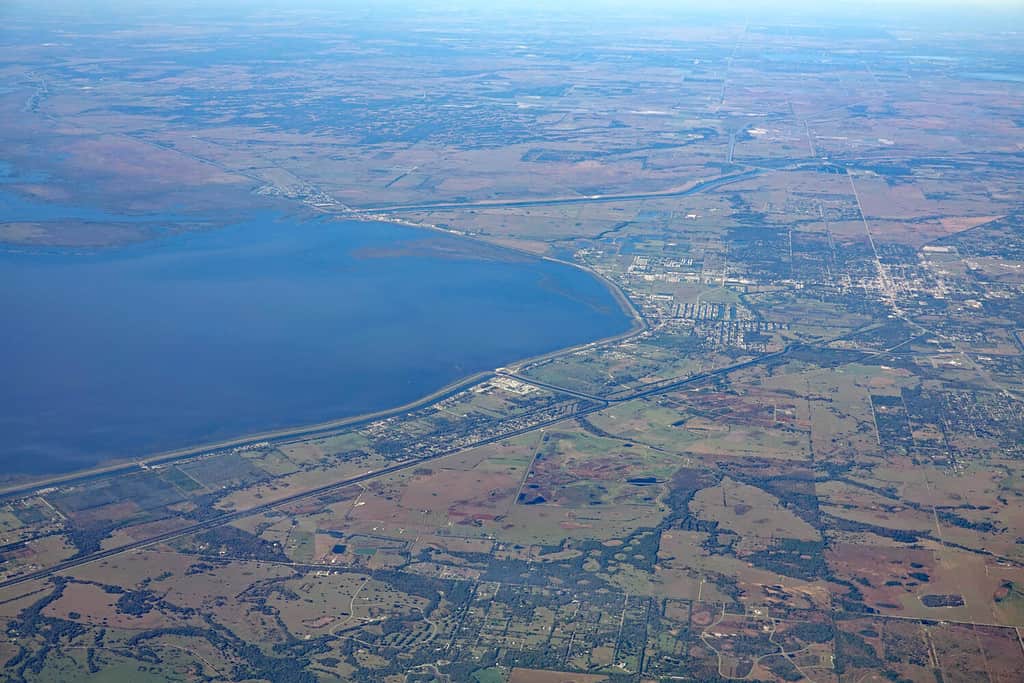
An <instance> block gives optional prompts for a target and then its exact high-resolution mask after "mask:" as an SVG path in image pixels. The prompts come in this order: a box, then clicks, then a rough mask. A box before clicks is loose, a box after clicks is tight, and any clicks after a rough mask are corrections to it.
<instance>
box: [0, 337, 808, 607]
mask: <svg viewBox="0 0 1024 683" xmlns="http://www.w3.org/2000/svg"><path fill="white" fill-rule="evenodd" d="M807 346H808V345H807V344H802V343H799V344H791V345H790V346H787V347H786V348H785V349H783V350H781V351H776V352H775V353H770V354H766V355H764V356H758V357H757V358H754V359H751V360H748V361H744V362H742V363H737V364H735V365H728V366H725V367H722V368H718V369H716V370H711V371H708V372H703V373H700V374H697V375H692V376H690V377H685V378H681V379H678V380H675V381H670V382H669V383H667V384H665V383H662V384H659V385H657V386H654V387H650V388H646V389H640V390H637V391H636V392H634V393H632V394H630V395H628V396H624V397H619V398H616V399H597V400H598V401H600V402H599V403H597V404H595V405H591V406H588V407H586V408H583V409H581V410H577V411H576V412H574V413H572V414H568V415H559V416H557V417H553V418H550V419H548V420H544V421H541V422H538V423H534V424H532V425H529V426H526V427H521V428H519V429H514V430H510V431H508V432H503V433H501V434H496V435H494V436H489V437H485V438H483V439H480V440H479V441H476V442H474V443H471V444H467V445H464V446H460V447H458V448H453V449H451V450H448V451H443V452H440V453H436V454H434V455H430V456H427V457H423V458H417V459H415V460H406V461H403V462H400V463H397V464H395V465H389V466H388V467H383V468H380V469H377V470H372V471H369V472H366V473H365V474H361V475H358V476H355V477H350V478H348V479H343V480H340V481H336V482H332V483H330V484H325V485H324V486H320V487H318V488H315V489H311V490H307V491H302V492H300V493H296V494H294V495H291V496H288V497H285V498H281V499H279V500H276V501H272V502H268V503H265V504H263V505H257V506H255V507H252V508H247V509H245V510H237V511H235V512H226V513H224V514H221V515H217V516H216V517H213V518H211V519H208V520H204V521H202V522H197V523H195V524H191V525H189V526H186V527H182V528H181V529H177V530H174V531H167V532H164V533H161V534H157V535H155V536H150V537H148V538H145V539H140V540H138V541H134V542H132V543H127V544H125V545H122V546H118V547H116V548H108V549H107V550H101V551H98V552H95V553H91V554H89V555H86V556H83V557H79V558H74V559H70V560H65V561H63V562H59V563H57V564H55V565H53V566H51V567H46V568H43V569H38V570H36V571H32V572H29V573H27V574H23V575H21V576H16V577H13V578H10V579H7V580H5V581H0V589H2V588H9V587H11V586H16V585H18V584H21V583H25V582H28V581H34V580H36V579H42V578H46V577H47V576H50V575H52V574H56V573H58V572H62V571H65V570H67V569H73V568H75V567H79V566H82V565H85V564H91V563H93V562H97V561H99V560H103V559H105V558H108V557H113V556H115V555H119V554H121V553H126V552H130V551H132V550H139V549H142V548H146V547H148V546H151V545H156V544H158V543H166V542H167V541H172V540H175V539H177V538H181V537H183V536H188V535H190V534H194V533H197V532H200V531H205V530H207V529H212V528H214V527H218V526H222V525H224V524H230V523H231V522H234V521H237V520H239V519H244V518H246V517H250V516H253V515H258V514H262V513H264V512H268V511H270V510H274V509H276V508H280V507H284V506H286V505H290V504H292V503H295V502H298V501H301V500H306V499H308V498H314V497H316V496H321V495H324V494H325V493H330V492H332V491H336V490H338V489H342V488H345V487H346V486H352V485H354V484H359V483H362V482H364V481H369V480H371V479H376V478H378V477H383V476H387V475H389V474H394V473H395V472H401V471H403V470H407V469H409V468H412V467H419V466H421V465H423V464H424V463H427V462H430V461H432V460H437V459H439V458H444V457H447V456H450V455H454V454H455V453H459V452H462V451H465V450H468V449H471V448H478V447H480V446H486V445H488V444H491V443H496V442H498V441H503V440H505V439H510V438H513V437H516V436H521V435H523V434H528V433H530V432H535V431H537V430H540V429H544V428H546V427H550V426H552V425H555V424H558V423H560V422H564V421H566V420H569V419H574V418H579V417H584V416H586V415H589V414H591V413H595V412H597V411H599V410H603V409H605V408H606V407H607V406H608V404H609V403H623V402H625V401H632V400H636V399H639V398H646V397H649V396H655V395H658V394H664V393H668V392H670V391H675V390H676V389H680V388H682V387H685V386H691V385H694V384H700V383H701V382H704V381H706V380H709V379H712V378H714V377H720V376H722V375H727V374H729V373H731V372H735V371H737V370H742V369H744V368H748V367H751V366H753V365H758V364H760V363H764V362H767V361H770V360H773V359H776V358H780V357H782V356H785V355H787V354H789V353H792V352H793V351H795V350H797V349H800V348H805V347H807ZM506 376H513V377H516V379H521V378H519V377H518V376H515V375H511V374H509V375H506ZM521 381H529V382H530V383H531V384H532V383H533V381H532V380H527V379H521ZM548 386H550V387H551V390H552V391H561V392H562V393H567V392H568V390H564V389H561V388H558V387H555V386H554V385H548ZM570 395H578V396H579V397H581V398H585V397H586V396H587V395H586V394H579V393H575V394H570ZM595 398H596V397H595ZM588 400H591V399H588Z"/></svg>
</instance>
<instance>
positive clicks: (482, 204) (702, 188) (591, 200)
mask: <svg viewBox="0 0 1024 683" xmlns="http://www.w3.org/2000/svg"><path fill="white" fill-rule="evenodd" d="M759 173H761V170H760V169H753V170H750V171H744V172H743V173H737V174H736V175H730V176H722V177H721V178H715V179H714V180H706V181H704V182H700V183H697V184H696V185H694V186H693V187H690V188H687V189H685V190H666V191H664V192H637V193H632V194H596V195H587V196H584V197H553V198H550V199H505V200H502V199H496V200H493V201H488V200H484V201H479V202H449V203H440V204H404V205H397V206H382V207H377V208H372V207H371V208H365V209H353V210H352V212H353V213H368V214H381V213H387V214H392V213H410V212H415V211H439V210H444V209H498V208H515V207H528V206H558V205H562V204H600V203H608V202H631V201H640V200H643V199H665V198H669V197H688V196H690V195H693V194H698V193H700V192H706V191H708V190H713V189H715V188H717V187H721V186H722V185H728V184H730V183H736V182H739V181H741V180H746V179H747V178H753V177H754V176H756V175H758V174H759Z"/></svg>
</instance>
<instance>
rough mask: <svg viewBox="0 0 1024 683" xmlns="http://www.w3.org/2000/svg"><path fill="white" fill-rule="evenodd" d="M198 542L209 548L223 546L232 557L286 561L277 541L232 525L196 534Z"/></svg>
mask: <svg viewBox="0 0 1024 683" xmlns="http://www.w3.org/2000/svg"><path fill="white" fill-rule="evenodd" d="M197 540H198V541H199V542H200V543H203V544H206V545H207V546H208V547H209V548H211V549H218V548H224V549H225V550H226V551H227V554H228V555H230V556H231V557H234V558H242V559H249V560H266V561H271V562H287V561H288V556H287V555H285V553H284V550H282V549H281V546H280V544H279V543H272V542H270V541H268V540H266V539H263V538H260V537H259V536H256V535H253V534H251V533H249V532H248V531H245V530H243V529H239V528H238V527H233V526H219V527H215V528H213V529H210V530H209V531H207V532H205V533H203V534H201V535H200V536H198V538H197Z"/></svg>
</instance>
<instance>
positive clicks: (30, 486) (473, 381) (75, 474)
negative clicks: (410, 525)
mask: <svg viewBox="0 0 1024 683" xmlns="http://www.w3.org/2000/svg"><path fill="white" fill-rule="evenodd" d="M336 217H337V218H344V219H348V220H355V221H360V222H387V223H395V224H399V225H404V226H407V227H412V228H418V229H421V230H433V231H437V232H442V233H444V234H446V235H449V236H453V237H461V238H463V239H467V240H470V241H473V242H481V243H484V244H487V245H488V246H489V247H493V248H496V249H501V250H505V251H508V252H512V253H517V254H520V255H522V256H528V257H529V258H531V259H537V260H542V261H550V262H554V263H559V264H561V265H565V266H569V267H572V268H576V269H577V270H581V271H583V272H585V273H587V274H588V275H590V276H591V277H593V278H595V279H597V280H598V282H600V283H601V284H602V285H603V286H604V287H605V289H606V290H607V291H608V292H609V293H610V294H611V295H612V298H613V299H614V300H615V302H616V304H618V306H619V309H620V311H621V312H622V313H624V314H625V315H626V317H627V318H628V319H629V321H630V326H629V329H627V330H625V331H624V332H620V333H618V334H615V335H612V336H609V337H602V338H600V339H595V340H592V341H589V342H584V343H582V344H576V345H574V346H569V347H564V348H560V349H555V350H553V351H549V352H547V353H543V354H538V355H536V356H530V357H527V358H520V359H517V360H514V361H512V362H511V363H509V364H507V365H505V366H502V367H499V368H492V369H490V370H481V371H479V372H476V373H473V374H471V375H467V376H465V377H461V378H459V379H456V380H455V381H453V382H450V383H448V384H446V385H444V386H442V387H440V388H439V389H437V390H435V391H432V392H430V393H428V394H426V395H424V396H421V397H419V398H417V399H415V400H412V401H409V402H407V403H403V404H401V405H398V406H394V407H391V408H384V409H381V410H377V411H372V412H368V413H360V414H358V415H351V416H349V417H343V418H338V419H335V420H327V421H324V422H317V423H310V424H301V425H295V426H293V427H284V428H281V429H276V430H270V431H265V432H257V433H248V434H242V435H239V436H237V437H234V438H229V439H223V440H221V441H214V442H207V443H200V444H194V445H191V446H185V447H182V448H176V449H172V450H168V451H160V452H157V453H152V454H150V455H145V456H143V457H141V458H130V459H129V458H125V459H119V460H116V461H112V462H109V463H107V464H105V465H97V466H94V467H89V468H86V469H80V470H74V471H71V472H67V473H64V474H58V475H53V476H47V477H43V478H37V479H33V478H29V479H26V480H23V481H21V482H15V483H11V484H9V485H5V486H0V500H8V499H13V498H19V497H23V496H28V495H37V494H39V493H41V492H45V491H46V489H50V488H56V487H60V486H74V485H77V484H84V483H87V482H90V481H93V480H96V479H103V478H106V477H114V476H118V475H121V474H127V473H130V472H135V471H137V472H141V471H145V470H148V469H150V468H153V467H159V466H164V465H169V464H172V463H174V462H178V461H180V460H187V459H189V458H196V457H202V456H208V455H214V454H216V453H217V452H219V451H231V450H244V449H247V448H255V447H260V446H261V445H262V444H263V443H264V442H267V445H269V444H270V443H273V442H287V441H288V440H291V439H295V438H304V437H308V436H313V435H316V434H319V433H323V432H330V431H335V430H338V429H343V428H346V427H352V426H356V425H359V424H362V423H366V422H372V421H374V420H379V419H386V418H389V417H394V416H396V415H401V414H403V413H408V412H411V411H414V410H418V409H420V408H425V407H427V406H430V405H432V404H434V403H437V402H439V401H442V400H444V399H445V398H448V397H449V396H451V395H453V394H456V393H458V392H460V391H464V390H466V389H468V388H470V387H472V386H475V385H477V384H480V383H481V382H484V381H486V380H487V379H490V378H491V377H494V376H495V375H496V374H497V373H498V371H501V370H507V369H509V368H522V367H524V366H526V365H529V364H531V363H536V362H539V361H542V360H548V359H553V358H558V357H560V356H563V355H569V354H572V353H576V352H577V351H582V350H584V349H589V348H595V347H598V346H604V345H606V344H614V343H617V342H621V341H624V340H626V339H630V338H632V337H634V336H636V335H638V334H641V333H643V332H645V331H646V330H647V329H648V325H647V322H646V321H645V320H644V318H643V316H642V315H641V314H640V312H639V311H638V310H637V308H636V307H635V306H634V305H633V302H632V301H630V299H629V297H628V296H626V294H625V292H623V291H622V289H621V288H620V287H619V286H618V285H617V284H616V283H615V282H613V281H612V280H610V279H609V278H607V277H605V276H604V275H602V274H601V273H599V272H597V271H595V270H594V269H593V268H590V267H589V266H585V265H582V264H578V263H573V262H571V261H566V260H563V259H559V258H555V257H552V256H544V255H540V254H535V253H532V252H529V251H527V250H525V249H517V248H515V247H509V246H505V245H500V244H495V243H493V242H490V241H488V240H484V239H481V238H479V237H477V236H474V235H469V234H466V233H464V232H461V231H457V230H449V229H445V228H441V227H438V226H436V225H430V224H417V223H412V222H410V221H403V220H401V219H395V218H392V217H388V216H369V215H357V216H345V215H339V216H336Z"/></svg>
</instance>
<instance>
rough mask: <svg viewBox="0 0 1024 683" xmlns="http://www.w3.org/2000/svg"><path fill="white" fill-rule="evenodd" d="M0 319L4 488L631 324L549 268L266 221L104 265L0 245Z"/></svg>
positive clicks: (360, 399)
mask: <svg viewBox="0 0 1024 683" xmlns="http://www.w3.org/2000/svg"><path fill="white" fill-rule="evenodd" d="M59 215H60V211H57V210H51V211H50V213H49V214H48V216H47V217H48V218H50V219H53V218H54V217H55V216H59ZM27 217H28V215H27V214H26V215H25V216H24V218H27ZM18 218H23V217H22V216H20V215H19V216H18ZM0 316H2V317H3V320H4V326H3V330H4V332H3V335H0V375H2V377H3V381H0V435H2V439H0V466H2V467H3V468H4V470H5V472H6V474H8V475H12V474H33V475H39V474H49V473H59V472H67V471H73V470H76V469H80V468H84V467H90V466H93V465H96V464H100V463H102V462H106V461H108V460H113V459H121V458H134V457H141V456H143V455H146V454H150V453H154V452H159V451H164V450H170V449H174V448H180V447H184V446H188V445H192V444H197V443H204V442H209V441H216V440H221V439H226V438H231V437H236V436H241V435H244V434H248V433H252V432H262V431H267V430H273V429H280V428H285V427H291V426H298V425H302V424H311V423H317V422H322V421H325V420H330V419H336V418H342V417H346V416H351V415H358V414H362V413H366V412H370V411H376V410H381V409H385V408H388V407H392V406H396V405H400V404H403V403H405V402H408V401H411V400H414V399H416V398H418V397H420V396H423V395H426V394H429V393H430V392H432V391H435V390H437V389H439V388H441V387H443V386H445V385H446V384H448V383H450V382H452V381H455V380H457V379H459V378H460V377H464V376H466V375H470V374H472V373H475V372H479V371H481V370H487V369H491V368H494V367H498V366H501V365H504V364H507V363H510V362H512V361H514V360H517V359H520V358H523V357H528V356H533V355H537V354H542V353H547V352H550V351H553V350H556V349H559V348H563V347H566V346H571V345H575V344H579V343H584V342H587V341H590V340H594V339H598V338H602V337H606V336H610V335H614V334H618V333H621V332H624V331H626V330H627V329H628V328H629V326H630V322H631V321H630V319H629V317H628V316H627V315H626V314H625V313H624V312H623V311H622V310H621V308H620V306H619V304H618V303H617V301H616V300H615V298H614V297H613V296H612V294H611V293H610V292H609V290H608V289H607V287H606V286H605V285H604V283H602V282H600V281H599V280H597V279H596V278H594V277H593V276H591V275H590V274H588V273H586V272H584V271H581V270H578V269H576V268H572V267H570V266H568V265H565V264H561V263H556V262H551V261H545V260H540V259H535V258H531V257H528V256H524V255H522V254H518V253H515V252H510V251H507V250H502V249H499V248H496V247H490V246H487V245H482V244H480V243H477V242H474V241H471V240H467V239H464V238H459V237H455V236H449V235H445V234H441V233H435V232H430V231H425V230H420V229H416V228H410V227H405V226H400V225H395V224H392V223H380V222H365V221H330V220H313V221H309V220H301V219H298V218H289V217H283V216H277V215H261V216H258V217H255V218H252V219H250V220H246V221H245V222H242V223H239V224H236V225H233V226H230V227H227V228H223V229H219V230H207V231H197V232H193V233H185V234H177V235H173V236H170V237H165V238H162V239H158V240H153V241H149V242H145V243H141V244H135V245H131V246H127V247H120V248H112V249H95V250H67V249H64V250H59V249H27V250H26V249H20V248H19V249H15V248H6V249H0Z"/></svg>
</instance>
